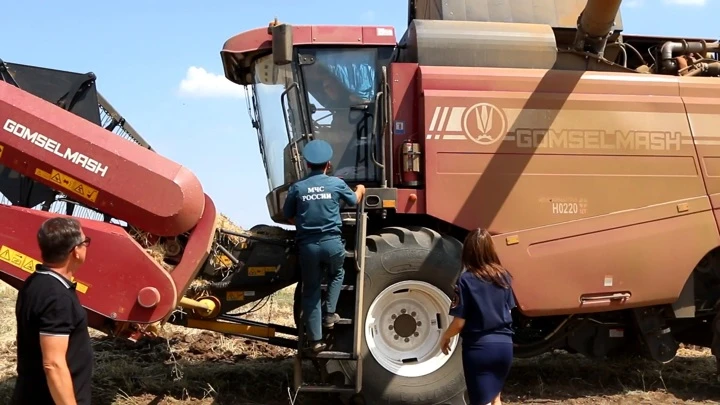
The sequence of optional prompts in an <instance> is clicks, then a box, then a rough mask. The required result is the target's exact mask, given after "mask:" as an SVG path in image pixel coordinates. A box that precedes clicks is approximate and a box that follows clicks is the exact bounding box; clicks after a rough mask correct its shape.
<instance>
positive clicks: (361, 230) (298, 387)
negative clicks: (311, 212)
mask: <svg viewBox="0 0 720 405" xmlns="http://www.w3.org/2000/svg"><path fill="white" fill-rule="evenodd" d="M354 222H355V251H354V252H347V257H348V258H350V257H352V258H353V259H354V260H353V261H354V262H355V271H356V280H355V286H354V288H352V287H353V286H348V285H343V290H345V291H347V290H350V289H353V290H354V291H355V312H354V317H353V319H341V321H340V322H338V323H336V324H335V325H336V326H335V327H337V325H349V324H353V326H354V328H353V332H354V333H353V345H352V352H340V351H332V350H328V351H323V352H320V353H317V354H314V355H305V354H304V353H303V342H304V330H305V326H304V322H300V325H298V351H297V354H296V355H295V361H294V372H293V374H294V375H293V377H294V378H293V389H294V390H295V391H296V392H298V393H336V394H359V393H360V391H361V390H362V361H361V360H362V356H361V355H360V342H361V339H362V332H363V326H362V325H363V310H362V308H363V291H364V282H365V247H366V241H365V238H366V236H367V213H366V212H365V198H363V199H362V201H358V207H357V210H356V214H355V221H354ZM303 360H311V361H312V362H313V363H314V365H315V367H316V368H318V370H321V374H323V371H322V370H323V366H322V365H321V364H320V360H324V361H325V362H327V361H329V360H350V361H354V362H356V364H357V365H356V369H355V381H354V384H344V378H343V384H341V385H337V384H336V385H332V384H320V385H310V384H306V383H304V381H303V376H302V362H303Z"/></svg>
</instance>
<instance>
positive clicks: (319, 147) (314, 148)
mask: <svg viewBox="0 0 720 405" xmlns="http://www.w3.org/2000/svg"><path fill="white" fill-rule="evenodd" d="M302 153H303V157H304V158H305V160H306V161H307V162H308V163H310V164H311V165H321V164H323V163H327V162H329V161H330V159H332V155H333V150H332V146H330V144H329V143H327V142H325V141H323V140H321V139H316V140H314V141H310V142H308V144H307V145H305V147H304V148H303V151H302Z"/></svg>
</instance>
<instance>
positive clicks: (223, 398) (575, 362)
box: [0, 219, 720, 405]
mask: <svg viewBox="0 0 720 405" xmlns="http://www.w3.org/2000/svg"><path fill="white" fill-rule="evenodd" d="M221 220H222V219H221ZM223 227H227V225H223ZM238 243H242V241H239V240H238ZM168 271H172V268H168ZM293 292H294V287H289V288H286V289H284V290H282V291H280V292H278V293H277V294H275V295H274V296H273V299H272V300H271V301H270V302H269V303H268V304H267V305H265V306H264V307H263V308H261V309H260V310H259V311H257V312H255V313H252V314H250V315H249V316H248V317H249V318H251V319H254V320H257V321H262V322H267V321H268V320H272V322H274V323H279V324H284V325H288V326H293V325H294V321H293V317H292V304H293ZM15 297H16V292H15V290H14V289H12V288H11V287H9V286H8V285H6V284H4V283H2V282H0V316H2V317H4V319H6V322H5V323H3V324H2V325H0V404H3V403H8V402H9V397H10V394H11V392H12V387H13V384H14V376H15V322H14V305H15ZM252 305H254V304H250V305H248V307H250V306H252ZM164 330H165V333H164V334H163V335H164V336H166V337H167V339H165V338H155V339H144V340H141V341H140V342H138V343H131V342H122V341H115V340H112V339H109V338H107V337H105V336H104V335H102V334H100V333H98V332H95V331H93V332H92V335H93V340H94V350H95V359H96V363H95V374H94V379H93V392H94V397H95V398H94V401H93V403H94V404H97V405H150V404H153V405H165V404H178V405H190V404H194V405H211V404H212V405H230V404H233V405H241V404H242V405H246V404H248V405H249V404H253V405H260V404H265V405H280V404H283V405H286V404H288V403H289V401H288V391H287V385H288V383H289V381H291V380H292V357H291V356H292V355H293V351H292V350H288V349H282V348H277V347H273V346H269V345H265V344H262V343H257V342H253V341H250V340H247V339H242V338H233V337H230V336H224V335H222V334H218V333H214V332H207V331H201V330H193V329H183V328H181V327H177V326H174V325H166V326H165V327H164ZM714 370H715V362H714V359H713V358H712V357H711V356H710V353H709V351H708V350H695V349H681V351H680V353H679V357H678V358H677V359H676V360H675V361H673V362H671V363H670V364H667V365H659V364H656V363H653V362H650V361H646V360H642V359H620V360H614V361H607V362H606V361H599V360H590V359H586V358H583V357H582V356H575V355H568V354H565V353H551V354H546V355H543V356H540V357H537V358H534V359H530V360H517V361H516V362H515V364H514V366H513V369H512V371H511V373H510V377H509V380H508V382H507V386H506V388H505V392H504V396H503V403H505V404H509V405H514V404H575V405H591V404H592V405H603V404H628V405H630V404H633V405H634V404H657V405H664V404H720V402H719V401H720V383H718V382H717V380H716V379H715V376H714ZM307 374H308V375H309V376H312V374H313V373H312V370H311V369H310V368H308V370H307ZM366 383H367V382H366ZM295 403H296V404H314V405H326V404H334V403H337V402H336V401H333V400H330V399H327V398H326V397H322V396H317V395H309V396H301V397H300V398H299V399H298V400H297V401H296V402H295Z"/></svg>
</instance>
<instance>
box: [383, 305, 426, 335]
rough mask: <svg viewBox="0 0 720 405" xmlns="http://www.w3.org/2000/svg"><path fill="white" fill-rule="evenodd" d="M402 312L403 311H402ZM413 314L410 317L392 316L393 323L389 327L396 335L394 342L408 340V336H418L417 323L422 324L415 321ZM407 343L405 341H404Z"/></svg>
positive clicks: (402, 315)
mask: <svg viewBox="0 0 720 405" xmlns="http://www.w3.org/2000/svg"><path fill="white" fill-rule="evenodd" d="M403 311H405V310H404V309H403ZM415 314H416V313H415V312H413V313H412V315H408V314H405V313H403V314H400V315H398V316H396V315H393V318H395V322H393V324H392V325H390V330H394V331H395V334H396V336H397V337H396V338H395V340H397V339H398V338H409V337H410V336H416V337H417V336H418V335H419V333H417V332H416V331H417V328H418V323H420V324H422V322H419V321H416V320H415V318H414V317H415ZM406 342H407V340H406Z"/></svg>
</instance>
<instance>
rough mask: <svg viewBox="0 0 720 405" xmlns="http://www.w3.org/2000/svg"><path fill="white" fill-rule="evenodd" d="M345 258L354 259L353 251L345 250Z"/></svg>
mask: <svg viewBox="0 0 720 405" xmlns="http://www.w3.org/2000/svg"><path fill="white" fill-rule="evenodd" d="M345 257H355V251H354V250H346V251H345Z"/></svg>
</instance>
